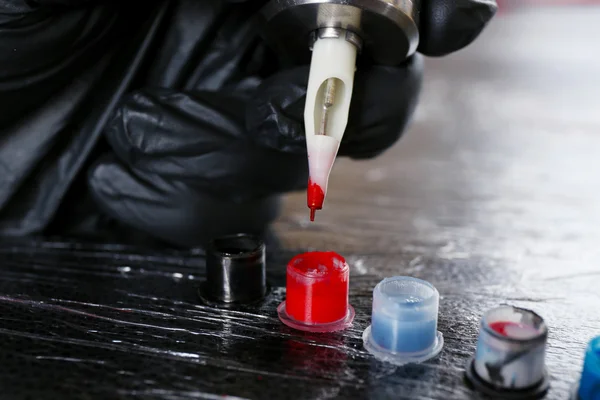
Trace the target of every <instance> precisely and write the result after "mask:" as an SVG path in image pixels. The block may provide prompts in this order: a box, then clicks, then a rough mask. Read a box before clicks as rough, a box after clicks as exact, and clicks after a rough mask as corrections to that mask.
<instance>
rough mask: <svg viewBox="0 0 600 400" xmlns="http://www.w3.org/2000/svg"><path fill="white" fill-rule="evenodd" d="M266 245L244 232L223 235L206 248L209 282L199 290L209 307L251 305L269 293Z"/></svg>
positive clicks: (207, 280)
mask: <svg viewBox="0 0 600 400" xmlns="http://www.w3.org/2000/svg"><path fill="white" fill-rule="evenodd" d="M265 258H266V254H265V244H264V243H263V241H262V240H260V239H258V238H257V237H255V236H253V235H249V234H245V233H240V234H234V235H228V236H222V237H218V238H215V239H213V240H211V241H210V243H209V244H208V246H207V249H206V282H204V284H203V285H202V287H201V288H200V290H199V295H200V298H201V299H202V300H203V301H204V302H205V303H207V304H210V305H214V306H218V305H233V304H251V303H256V302H259V301H261V300H263V299H264V297H265V296H266V294H267V292H268V286H267V279H266V262H265Z"/></svg>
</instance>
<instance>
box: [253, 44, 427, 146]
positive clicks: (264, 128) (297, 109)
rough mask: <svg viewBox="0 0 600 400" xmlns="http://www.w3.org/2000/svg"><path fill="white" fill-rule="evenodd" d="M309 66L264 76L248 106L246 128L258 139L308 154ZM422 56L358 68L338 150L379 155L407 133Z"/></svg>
mask: <svg viewBox="0 0 600 400" xmlns="http://www.w3.org/2000/svg"><path fill="white" fill-rule="evenodd" d="M308 71H309V67H299V68H295V69H292V70H287V71H283V72H280V73H278V74H276V75H274V76H272V77H271V78H269V79H267V80H265V81H264V82H263V84H262V85H261V86H260V87H259V89H258V91H257V94H256V96H255V97H254V98H253V99H252V100H251V102H250V104H249V106H248V108H247V115H246V121H247V129H248V131H249V134H250V135H251V137H252V138H253V140H254V141H256V142H257V143H259V144H261V145H263V146H267V147H271V148H274V149H278V150H281V151H284V152H289V153H297V154H306V140H305V136H304V102H305V99H306V83H307V77H308ZM421 82H422V57H420V56H418V55H417V56H415V57H412V58H411V59H410V60H409V61H408V62H407V63H406V64H404V65H403V66H401V67H383V66H372V65H371V66H365V67H364V68H362V69H361V68H360V67H359V68H358V70H357V72H356V76H355V80H354V93H353V96H352V103H351V105H350V116H349V120H348V126H347V128H346V132H345V134H344V138H343V140H342V143H341V146H340V151H339V155H341V156H349V157H352V158H370V157H374V156H376V155H378V154H380V153H381V152H383V151H384V150H386V149H387V148H389V147H390V146H391V145H392V144H394V143H395V142H396V141H397V140H398V139H399V138H400V136H401V135H402V132H403V131H404V129H405V127H406V125H407V124H408V122H409V121H410V119H411V116H412V114H413V112H414V109H415V107H416V104H417V100H418V95H419V92H420V88H421Z"/></svg>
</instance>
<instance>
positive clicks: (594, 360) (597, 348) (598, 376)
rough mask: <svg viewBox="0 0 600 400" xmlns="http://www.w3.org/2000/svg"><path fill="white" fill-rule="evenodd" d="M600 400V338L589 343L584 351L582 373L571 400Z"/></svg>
mask: <svg viewBox="0 0 600 400" xmlns="http://www.w3.org/2000/svg"><path fill="white" fill-rule="evenodd" d="M598 399H600V336H597V337H595V338H594V339H592V340H591V341H590V343H589V344H588V346H587V349H586V351H585V358H584V360H583V371H582V372H581V378H580V380H579V385H577V386H576V387H575V391H574V393H573V397H572V400H598Z"/></svg>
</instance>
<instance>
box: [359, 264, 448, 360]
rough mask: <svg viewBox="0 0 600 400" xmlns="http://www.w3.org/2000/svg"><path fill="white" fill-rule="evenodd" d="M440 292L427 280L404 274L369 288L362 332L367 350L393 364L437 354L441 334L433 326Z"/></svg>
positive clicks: (442, 341) (440, 344)
mask: <svg viewBox="0 0 600 400" xmlns="http://www.w3.org/2000/svg"><path fill="white" fill-rule="evenodd" d="M439 300H440V295H439V293H438V291H437V289H436V288H435V287H434V286H433V285H432V284H431V283H429V282H427V281H424V280H421V279H417V278H411V277H407V276H394V277H391V278H385V279H384V280H382V281H381V282H379V283H378V284H377V286H375V289H373V310H372V317H371V325H370V326H369V327H367V329H365V331H364V333H363V343H364V346H365V348H366V349H367V351H368V352H369V353H371V354H372V355H373V356H374V357H375V358H377V359H378V360H380V361H385V362H389V363H391V364H395V365H404V364H408V363H420V362H423V361H426V360H429V359H431V358H433V357H435V356H437V355H438V354H439V353H440V351H441V350H442V347H443V346H444V337H443V335H442V333H441V332H439V331H438V330H437V321H438V307H439Z"/></svg>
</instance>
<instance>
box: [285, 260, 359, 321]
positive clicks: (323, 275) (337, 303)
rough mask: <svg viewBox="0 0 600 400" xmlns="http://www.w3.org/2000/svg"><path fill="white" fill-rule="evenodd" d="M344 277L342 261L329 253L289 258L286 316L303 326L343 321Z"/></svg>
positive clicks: (345, 308)
mask: <svg viewBox="0 0 600 400" xmlns="http://www.w3.org/2000/svg"><path fill="white" fill-rule="evenodd" d="M348 275H349V268H348V264H347V263H346V260H345V259H344V258H343V257H342V256H340V255H339V254H337V253H334V252H333V251H328V252H309V253H304V254H300V255H297V256H296V257H294V258H292V260H291V261H290V262H289V263H288V266H287V283H286V285H287V296H286V304H285V309H286V312H287V314H288V315H289V316H290V317H291V318H293V319H295V320H296V321H299V322H302V323H305V324H322V323H330V322H335V321H339V320H341V319H343V318H345V317H346V314H347V313H348V283H349V276H348Z"/></svg>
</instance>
